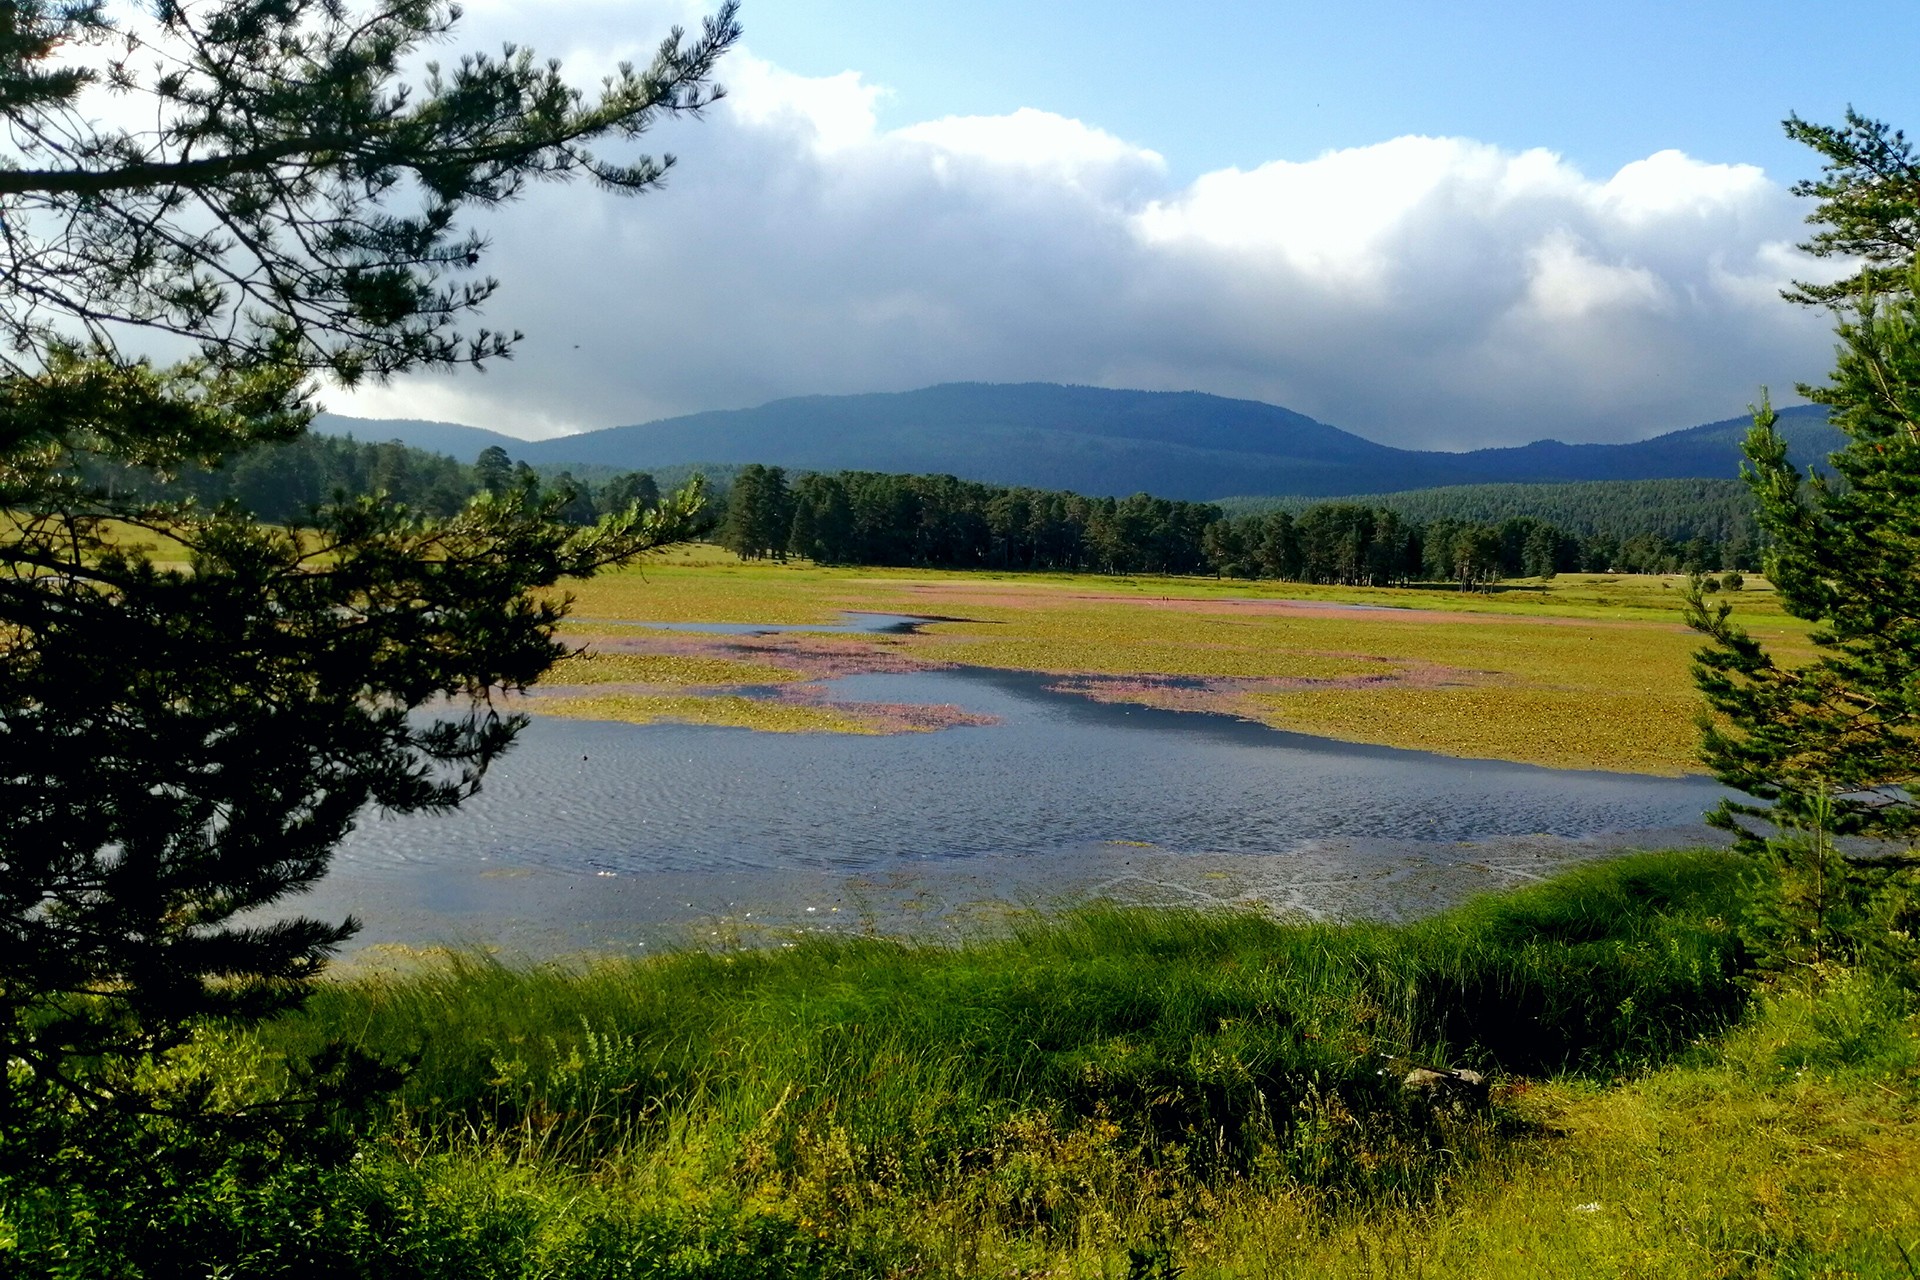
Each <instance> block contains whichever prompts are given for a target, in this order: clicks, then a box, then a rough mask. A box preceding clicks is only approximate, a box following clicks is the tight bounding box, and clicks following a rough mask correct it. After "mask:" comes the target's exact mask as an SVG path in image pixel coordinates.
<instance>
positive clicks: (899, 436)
mask: <svg viewBox="0 0 1920 1280" xmlns="http://www.w3.org/2000/svg"><path fill="white" fill-rule="evenodd" d="M1747 425H1748V420H1747V419H1746V418H1745V417H1740V418H1729V419H1726V420H1723V421H1719V422H1711V423H1707V424H1705V425H1702V426H1697V427H1690V428H1687V429H1684V430H1680V431H1674V432H1669V433H1668V434H1666V435H1661V436H1656V437H1654V438H1652V439H1649V440H1641V441H1636V442H1633V443H1628V444H1563V443H1561V442H1559V441H1555V440H1541V441H1536V442H1535V443H1532V444H1527V445H1521V446H1517V447H1512V448H1501V449H1479V450H1474V451H1472V452H1467V453H1440V452H1431V451H1421V450H1411V449H1397V448H1394V447H1392V446H1390V445H1383V444H1378V443H1376V442H1374V441H1371V440H1367V439H1363V438H1362V437H1360V436H1357V435H1354V434H1352V433H1350V432H1347V431H1342V430H1340V429H1339V428H1338V427H1333V426H1329V425H1327V424H1326V423H1323V422H1317V421H1315V420H1314V419H1312V418H1309V417H1306V416H1305V415H1302V414H1298V413H1295V412H1293V411H1291V410H1289V409H1284V408H1281V407H1279V406H1277V405H1270V404H1263V403H1260V402H1258V401H1253V400H1235V399H1228V398H1226V397H1222V396H1214V395H1207V394H1204V393H1201V392H1161V391H1114V390H1107V389H1102V388H1096V387H1073V386H1060V385H1057V384H1053V383H1020V384H987V383H947V384H944V385H941V386H935V387H927V388H925V389H922V390H919V391H908V392H896V393H878V394H868V395H850V396H807V397H801V398H796V399H788V400H776V401H773V402H772V403H770V404H765V405H762V406H760V407H759V408H755V409H731V410H718V411H713V412H708V413H696V414H690V415H687V416H685V417H678V418H668V419H664V420H661V421H658V422H650V423H644V424H639V425H634V426H624V427H610V428H607V429H605V430H601V431H591V432H585V433H583V434H580V435H573V436H563V437H560V438H558V439H551V440H538V441H528V440H519V439H515V438H513V437H510V436H503V435H500V434H498V433H496V432H492V431H485V430H482V429H480V428H476V427H461V426H458V425H455V424H451V423H432V422H417V421H393V420H382V419H355V418H343V417H339V416H336V415H331V414H324V415H322V416H321V418H320V419H319V420H318V421H317V422H316V423H315V426H316V428H317V429H318V430H321V431H326V432H329V433H332V434H347V433H351V434H353V435H355V436H357V437H358V438H360V439H363V440H386V439H397V440H400V441H402V442H403V443H406V444H411V445H414V446H416V447H419V448H425V449H431V450H434V451H436V452H445V453H451V454H453V455H454V456H456V457H458V458H460V459H461V460H462V461H468V462H470V461H472V460H473V458H474V457H476V456H477V455H478V454H479V452H480V451H481V450H482V449H484V448H487V447H489V446H492V445H498V446H500V447H501V448H504V449H506V450H507V452H508V453H509V454H511V455H512V456H513V457H514V458H515V459H521V460H525V461H528V462H531V463H536V464H547V465H569V464H580V465H598V466H611V467H619V468H622V469H633V470H646V469H652V468H663V467H672V466H684V465H697V464H725V463H747V462H763V463H767V464H770V465H777V466H783V467H786V468H788V469H789V470H793V471H838V470H866V471H888V472H911V473H935V474H952V475H956V476H959V477H961V478H963V479H968V480H979V481H985V482H990V483H996V484H1016V485H1032V486H1035V487H1038V488H1049V489H1073V490H1076V491H1078V492H1081V493H1086V494H1113V495H1122V494H1128V493H1136V492H1141V491H1146V492H1149V493H1153V494H1155V495H1157V496H1160V497H1167V498H1189V499H1211V498H1220V497H1226V496H1231V495H1310V496H1324V495H1335V494H1345V493H1387V492H1395V491H1401V490H1407V489H1424V488H1431V487H1434V486H1438V485H1460V484H1487V483H1500V482H1509V481H1524V482H1534V483H1540V482H1563V481H1580V480H1642V479H1669V478H1690V477H1707V478H1713V477H1730V476H1733V475H1734V474H1736V473H1737V470H1738V467H1739V459H1740V441H1741V439H1742V438H1743V437H1744V436H1745V434H1746V429H1747ZM1781 429H1782V431H1783V432H1784V433H1785V434H1786V435H1787V438H1788V440H1789V444H1790V446H1791V447H1792V449H1793V452H1794V454H1795V456H1796V458H1798V459H1799V460H1800V461H1801V462H1802V463H1803V464H1804V463H1809V462H1815V461H1818V460H1819V459H1821V458H1823V457H1824V456H1825V455H1826V454H1827V453H1828V452H1830V451H1832V450H1833V449H1835V448H1838V447H1839V445H1840V443H1841V440H1840V436H1839V433H1838V432H1836V431H1834V430H1833V429H1832V428H1831V427H1829V426H1828V425H1827V423H1826V415H1825V411H1824V409H1822V408H1821V407H1819V406H1812V405H1807V406H1798V407H1794V408H1789V409H1785V410H1782V411H1781Z"/></svg>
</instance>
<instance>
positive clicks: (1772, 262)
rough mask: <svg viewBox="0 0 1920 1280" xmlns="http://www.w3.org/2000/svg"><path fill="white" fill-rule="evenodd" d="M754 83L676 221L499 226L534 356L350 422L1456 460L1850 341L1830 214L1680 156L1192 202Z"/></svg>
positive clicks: (1418, 145) (422, 391)
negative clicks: (672, 424)
mask: <svg viewBox="0 0 1920 1280" xmlns="http://www.w3.org/2000/svg"><path fill="white" fill-rule="evenodd" d="M660 7H661V9H662V12H663V13H665V12H668V11H670V10H671V9H672V6H670V5H663V6H660ZM596 12H597V11H596ZM629 12H630V11H629ZM614 13H615V11H614V10H612V9H609V10H608V11H607V21H608V22H609V23H612V22H614V20H615V19H614V16H613V15H614ZM481 16H482V17H484V16H485V10H482V11H481ZM653 29H655V30H657V28H653ZM587 38H589V37H583V39H587ZM590 39H591V41H592V42H593V43H594V49H595V56H598V57H602V58H610V57H612V56H630V57H641V56H644V49H637V50H635V51H632V52H628V51H626V50H625V49H624V47H623V46H621V45H620V43H619V41H618V39H617V38H616V33H615V32H614V31H613V30H612V29H611V28H609V29H608V30H605V31H602V32H600V33H599V34H598V35H597V36H593V35H591V33H590ZM726 79H727V81H728V84H729V87H730V88H731V89H732V91H733V96H732V97H731V98H729V99H728V101H727V102H726V103H725V104H723V106H722V107H721V108H720V109H718V110H717V111H716V112H714V113H713V115H712V116H711V117H710V118H708V119H707V120H704V121H701V122H698V123H694V124H685V125H681V124H676V125H673V126H670V127H668V128H667V129H666V130H664V131H663V133H662V134H661V135H659V136H657V137H655V138H650V139H649V142H652V143H664V144H667V145H670V146H671V147H672V149H674V150H676V151H677V152H679V153H680V155H681V157H682V164H681V167H680V168H679V169H678V170H676V171H675V173H674V175H673V180H672V182H671V183H670V185H669V187H668V189H667V190H666V191H664V192H660V193H657V194H654V195H649V196H647V197H644V198H641V199H639V200H621V199H618V198H616V197H613V196H609V195H606V194H604V193H600V192H595V191H592V190H589V189H587V188H584V187H580V186H573V187H564V188H560V187H549V188H541V189H539V190H537V191H536V192H534V193H533V194H532V195H531V196H530V197H529V198H528V199H527V200H526V201H524V202H523V203H521V204H519V205H517V206H514V207H512V208H510V209H507V210H505V211H501V212H499V213H498V214H496V215H495V216H494V217H493V218H492V220H491V221H490V223H489V224H488V227H489V230H490V231H491V233H492V235H493V238H494V245H493V248H492V251H491V252H490V254H489V257H488V260H487V262H486V266H487V268H488V269H490V270H491V271H493V272H494V273H495V274H496V275H498V276H499V277H500V278H501V280H502V282H503V285H504V288H503V290H502V292H501V294H500V295H499V296H498V298H497V299H496V301H495V303H494V305H493V308H492V312H491V314H490V315H489V317H488V319H489V320H490V321H492V322H495V323H500V324H504V325H508V326H512V327H517V328H520V329H523V330H525V331H526V332H527V333H528V334H529V337H528V339H527V341H526V343H525V344H524V346H523V347H522V349H521V353H520V357H519V359H517V360H516V361H514V362H513V363H511V364H507V365H502V366H499V367H498V368H496V369H495V370H494V371H493V372H491V373H489V374H487V375H485V376H482V377H476V376H473V375H462V376H460V377H456V378H412V379H408V380H405V381H403V382H398V383H395V384H393V385H391V386H389V387H385V388H372V389H368V390H365V391H362V392H359V393H356V394H355V395H354V396H352V397H339V396H336V397H334V400H333V407H336V408H339V409H341V410H343V411H346V412H358V413H366V414H372V415H380V416H396V415H401V414H405V415H408V416H426V417H443V418H450V419H454V420H458V421H465V422H471V423H475V424H477V425H483V426H488V427H493V428H495V429H498V430H504V431H509V432H514V433H518V434H522V435H545V434H552V433H554V432H556V431H562V430H571V429H581V428H592V427H599V426H610V425H614V424H617V423H626V422H638V421H645V420H648V419H651V418H655V417H660V416H665V415H669V414H675V413H682V412H688V411H693V410H699V409H707V408H722V407H736V406H745V405H752V404H757V403H761V402H763V401H765V400H768V399H773V398H776V397H780V396H788V395H802V394H812V393H836V392H853V391H872V390H904V389H908V388H912V387H917V386H923V385H926V384H928V383H933V382H941V381H954V380H963V379H964V380H981V381H996V382H1005V381H1024V380H1045V381H1058V382H1077V383H1089V384H1095V385H1105V386H1129V387H1147V388H1163V389H1198V390H1204V391H1212V392H1217V393H1220V394H1225V395H1238V396H1248V397H1252V398H1256V399H1262V400H1268V401H1271V402H1274V403H1278V404H1284V405H1286V406H1288V407H1290V408H1293V409H1297V410H1299V411H1301V412H1304V413H1309V414H1312V415H1314V416H1315V417H1319V418H1321V419H1323V420H1325V421H1328V422H1332V423H1334V424H1336V425H1338V426H1342V427H1345V428H1347V429H1349V430H1353V431H1357V432H1359V433H1361V434H1363V435H1367V436H1370V437H1372V438H1374V439H1378V440H1383V441H1388V442H1391V443H1395V444H1402V445H1408V446H1421V447H1442V448H1454V447H1473V446H1477V445H1484V444H1501V443H1517V442H1523V441H1526V440H1532V439H1538V438H1541V437H1543V436H1558V437H1560V438H1562V439H1579V440H1622V439H1631V438H1637V437H1640V436H1644V435H1647V434H1650V433H1652V432H1655V431H1659V430H1666V429H1670V428H1673V427H1678V426H1684V425H1687V424H1690V423H1693V422H1697V421H1704V420H1706V419H1710V418H1719V417H1728V416H1732V415H1734V414H1736V413H1738V412H1740V411H1741V409H1742V407H1743V406H1744V405H1745V404H1746V403H1747V402H1748V401H1749V400H1751V399H1753V398H1754V396H1755V394H1756V392H1757V390H1758V388H1759V387H1760V386H1761V385H1762V384H1770V385H1772V386H1773V387H1774V388H1775V389H1776V390H1777V391H1783V390H1785V389H1786V388H1789V387H1791V385H1792V384H1793V383H1794V382H1795V381H1797V380H1807V379H1812V378H1817V377H1819V375H1820V373H1821V371H1822V370H1823V368H1824V366H1825V364H1826V362H1827V359H1828V357H1829V352H1830V348H1831V341H1830V338H1829V336H1828V325H1827V322H1826V321H1825V320H1824V318H1822V317H1821V316H1818V315H1814V314H1809V313H1806V312H1803V311H1801V310H1799V309H1796V308H1793V307H1790V306H1789V305H1788V304H1786V303H1784V302H1782V301H1780V300H1779V297H1778V290H1779V289H1780V287H1781V286H1782V285H1783V284H1784V283H1785V282H1786V281H1787V280H1789V279H1790V278H1792V277H1794V276H1796V275H1798V276H1807V275H1812V274H1815V273H1816V271H1817V268H1816V266H1815V264H1813V263H1811V262H1809V261H1807V260H1806V259H1805V258H1804V257H1803V256H1802V255H1800V254H1799V253H1798V252H1797V251H1795V250H1794V249H1793V248H1792V244H1793V242H1794V241H1795V240H1796V239H1797V238H1799V236H1800V234H1801V232H1802V227H1801V224H1800V222H1799V218H1800V212H1801V211H1800V210H1799V209H1798V208H1796V206H1795V201H1794V200H1793V199H1792V198H1791V197H1790V196H1789V195H1788V194H1787V192H1786V191H1785V190H1784V188H1783V187H1782V186H1781V185H1780V184H1778V183H1775V182H1773V181H1772V180H1770V179H1769V178H1768V177H1767V176H1766V175H1765V174H1764V173H1762V172H1761V171H1760V170H1759V169H1757V168H1754V167H1752V166H1748V165H1725V164H1710V163H1706V162H1703V161H1700V160H1697V159H1694V158H1692V157H1689V156H1686V155H1683V154H1681V153H1679V152H1675V151H1663V152H1660V153H1658V154H1656V155H1652V156H1649V157H1647V158H1646V159H1644V160H1639V161H1635V162H1634V163H1632V164H1629V165H1627V166H1625V167H1624V168H1622V169H1621V170H1620V171H1619V172H1617V173H1615V174H1612V175H1602V176H1593V175H1588V174H1584V173H1582V172H1580V171H1579V170H1578V169H1577V168H1575V167H1574V166H1572V165H1571V164H1569V163H1568V162H1567V161H1565V160H1564V159H1562V158H1561V157H1559V156H1557V155H1555V154H1553V153H1552V152H1549V151H1544V150H1529V151H1520V152H1515V151H1508V150H1503V149H1501V148H1499V147H1496V146H1492V145H1489V144H1487V143H1483V142H1477V141H1473V140H1469V139H1460V138H1428V137H1403V138H1395V139H1390V140H1386V141H1383V142H1381V143H1378V144H1376V145H1372V146H1366V147H1356V148H1351V149H1346V150H1340V151H1333V152H1329V153H1327V154H1324V155H1321V156H1318V157H1314V158H1312V159H1309V160H1304V161H1285V160H1282V161H1275V162H1273V163H1270V164H1266V165H1262V166H1259V167H1257V168H1254V169H1249V170H1239V169H1231V170H1224V171H1220V172H1216V173H1209V174H1205V175H1203V176H1201V177H1199V178H1197V179H1195V180H1193V181H1191V182H1187V183H1179V182H1176V181H1174V180H1173V179H1171V178H1170V177H1169V168H1168V165H1167V163H1166V161H1165V159H1164V158H1163V157H1161V156H1159V155H1156V154H1155V153H1153V152H1152V151H1149V150H1146V149H1144V148H1141V147H1138V146H1135V145H1133V144H1131V143H1129V142H1127V141H1126V140H1124V139H1121V138H1117V137H1115V136H1114V135H1112V134H1110V133H1108V132H1106V131H1104V130H1102V129H1100V128H1098V127H1097V125H1096V124H1093V123H1087V122H1082V121H1078V120H1071V119H1066V118H1063V117H1061V116H1057V115H1053V114H1049V113H1047V112H1042V111H1036V110H1031V109H1028V110H1021V111H1017V112H1014V113H1012V114H1010V115H1004V116H984V117H954V118H948V119H943V120H934V121H926V122H921V123H916V124H913V125H909V126H906V127H902V128H896V129H885V128H882V127H881V125H880V124H879V118H880V117H879V110H878V108H879V106H880V104H881V103H882V102H883V101H884V90H883V89H881V88H880V87H878V86H875V85H873V84H871V83H869V82H867V81H866V80H865V79H864V78H863V77H861V76H860V75H859V74H857V73H855V72H846V73H843V74H840V75H835V76H829V77H823V78H809V77H802V76H797V75H794V74H791V73H789V72H787V71H784V70H782V69H781V68H779V67H776V66H773V65H771V64H769V63H766V62H763V61H760V60H758V59H756V58H754V57H752V56H751V55H750V54H747V53H740V54H736V55H735V56H734V57H733V59H732V60H731V65H730V66H729V67H728V68H727V76H726Z"/></svg>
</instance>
